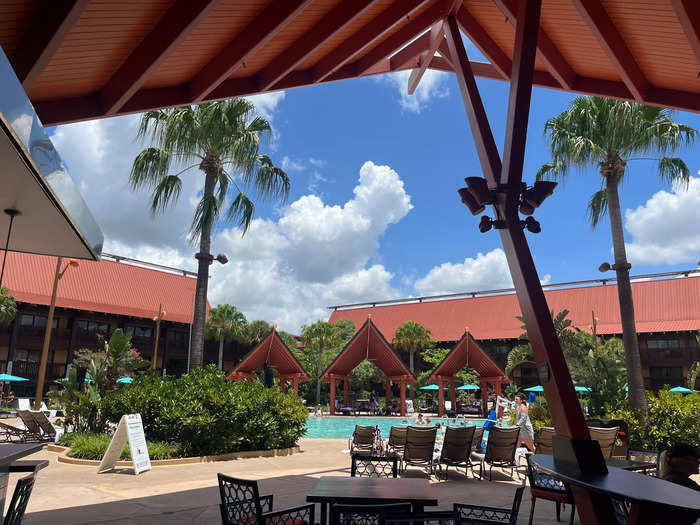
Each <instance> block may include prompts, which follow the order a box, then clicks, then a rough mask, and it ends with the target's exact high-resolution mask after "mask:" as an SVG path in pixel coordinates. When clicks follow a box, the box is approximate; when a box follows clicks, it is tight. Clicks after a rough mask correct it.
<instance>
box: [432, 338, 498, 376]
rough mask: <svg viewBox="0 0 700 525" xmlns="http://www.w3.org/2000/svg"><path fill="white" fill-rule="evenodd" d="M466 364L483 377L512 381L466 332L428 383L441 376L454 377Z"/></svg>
mask: <svg viewBox="0 0 700 525" xmlns="http://www.w3.org/2000/svg"><path fill="white" fill-rule="evenodd" d="M465 366H469V367H470V368H473V369H474V370H475V371H476V373H477V374H479V377H481V378H484V379H486V378H490V379H491V380H495V379H498V378H500V379H502V380H503V382H504V383H510V382H511V381H510V379H509V378H508V376H507V375H506V374H505V372H503V370H501V369H500V368H498V365H497V364H496V363H494V362H493V360H492V359H491V358H490V357H489V356H488V355H486V353H485V352H484V351H483V350H482V349H481V347H480V346H479V344H478V343H477V342H476V341H475V340H474V338H473V337H472V335H471V334H470V333H469V332H465V333H464V335H463V336H462V338H461V339H460V340H459V341H458V342H457V344H456V345H455V346H454V348H453V349H452V350H450V353H449V354H447V355H446V356H445V359H443V360H442V362H441V363H440V364H439V365H438V366H437V368H436V369H435V370H434V371H433V373H432V374H430V377H429V378H428V383H436V382H438V381H439V378H440V377H443V378H447V377H454V376H456V375H457V372H459V371H460V370H462V368H464V367H465Z"/></svg>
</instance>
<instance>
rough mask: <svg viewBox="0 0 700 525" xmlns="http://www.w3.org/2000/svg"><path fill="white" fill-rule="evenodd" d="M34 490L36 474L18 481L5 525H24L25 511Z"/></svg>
mask: <svg viewBox="0 0 700 525" xmlns="http://www.w3.org/2000/svg"><path fill="white" fill-rule="evenodd" d="M33 488H34V474H31V475H29V476H26V477H24V478H21V479H19V480H17V485H15V491H14V492H13V493H12V501H10V507H9V508H8V509H7V513H6V514H5V521H4V522H3V525H20V524H21V523H22V519H23V518H24V511H25V510H27V503H29V496H31V494H32V489H33Z"/></svg>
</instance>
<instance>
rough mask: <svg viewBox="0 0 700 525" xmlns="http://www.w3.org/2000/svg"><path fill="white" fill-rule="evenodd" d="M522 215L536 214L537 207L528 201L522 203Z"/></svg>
mask: <svg viewBox="0 0 700 525" xmlns="http://www.w3.org/2000/svg"><path fill="white" fill-rule="evenodd" d="M520 213H522V214H523V215H532V214H533V213H535V207H534V206H533V205H532V204H530V203H529V202H527V201H522V202H521V203H520Z"/></svg>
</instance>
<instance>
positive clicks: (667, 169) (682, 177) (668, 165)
mask: <svg viewBox="0 0 700 525" xmlns="http://www.w3.org/2000/svg"><path fill="white" fill-rule="evenodd" d="M659 177H660V178H661V180H662V181H664V182H667V183H671V184H672V183H678V184H681V185H682V186H683V187H685V188H687V187H688V183H689V182H690V169H689V168H688V166H687V165H686V163H685V162H683V159H680V158H678V157H662V158H661V159H659Z"/></svg>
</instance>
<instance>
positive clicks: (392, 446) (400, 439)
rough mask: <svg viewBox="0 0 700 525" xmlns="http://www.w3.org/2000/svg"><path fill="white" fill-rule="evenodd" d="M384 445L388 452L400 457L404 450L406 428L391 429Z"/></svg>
mask: <svg viewBox="0 0 700 525" xmlns="http://www.w3.org/2000/svg"><path fill="white" fill-rule="evenodd" d="M386 445H387V450H389V451H390V452H394V453H396V454H399V455H402V454H403V451H404V449H405V448H406V427H391V430H389V439H388V440H387V442H386Z"/></svg>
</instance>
